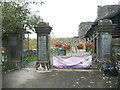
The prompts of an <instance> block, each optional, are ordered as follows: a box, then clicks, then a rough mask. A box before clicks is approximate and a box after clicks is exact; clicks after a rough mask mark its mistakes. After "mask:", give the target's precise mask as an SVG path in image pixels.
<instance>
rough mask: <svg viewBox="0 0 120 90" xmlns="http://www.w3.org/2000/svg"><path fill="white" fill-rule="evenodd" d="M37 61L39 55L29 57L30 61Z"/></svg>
mask: <svg viewBox="0 0 120 90" xmlns="http://www.w3.org/2000/svg"><path fill="white" fill-rule="evenodd" d="M35 61H37V57H30V58H28V63H30V62H35Z"/></svg>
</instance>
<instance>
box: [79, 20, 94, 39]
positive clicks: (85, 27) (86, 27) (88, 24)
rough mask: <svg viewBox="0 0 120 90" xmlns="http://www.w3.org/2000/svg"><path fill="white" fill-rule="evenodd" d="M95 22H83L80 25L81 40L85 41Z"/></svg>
mask: <svg viewBox="0 0 120 90" xmlns="http://www.w3.org/2000/svg"><path fill="white" fill-rule="evenodd" d="M92 24H93V22H81V23H80V25H79V30H78V36H79V38H80V39H84V36H85V34H86V33H87V31H88V30H89V29H90V28H91V25H92Z"/></svg>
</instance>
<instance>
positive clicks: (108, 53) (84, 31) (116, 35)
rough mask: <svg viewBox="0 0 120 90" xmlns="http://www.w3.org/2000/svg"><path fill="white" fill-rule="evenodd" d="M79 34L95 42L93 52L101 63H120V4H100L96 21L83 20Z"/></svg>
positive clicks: (83, 38)
mask: <svg viewBox="0 0 120 90" xmlns="http://www.w3.org/2000/svg"><path fill="white" fill-rule="evenodd" d="M78 36H79V38H80V39H82V40H86V41H89V40H91V41H92V42H93V50H94V52H93V54H94V56H95V58H96V59H97V60H98V61H99V62H100V64H101V65H106V64H117V65H118V63H120V56H119V55H120V5H105V6H98V10H97V18H96V20H95V21H94V22H82V23H80V25H79V30H78Z"/></svg>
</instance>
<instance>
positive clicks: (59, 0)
mask: <svg viewBox="0 0 120 90" xmlns="http://www.w3.org/2000/svg"><path fill="white" fill-rule="evenodd" d="M42 1H43V2H44V3H45V4H43V5H42V6H41V5H39V4H38V5H30V8H31V11H32V12H33V13H36V14H37V15H40V16H41V17H42V18H43V21H44V22H49V25H50V26H51V27H52V28H53V30H52V33H51V34H50V35H51V36H52V37H53V38H61V37H74V36H78V28H79V27H78V26H79V24H80V23H81V22H87V21H90V22H94V21H95V19H96V18H97V6H98V5H101V6H104V5H115V4H118V2H119V1H120V0H42ZM38 11H39V12H38ZM30 37H31V38H36V34H31V35H30Z"/></svg>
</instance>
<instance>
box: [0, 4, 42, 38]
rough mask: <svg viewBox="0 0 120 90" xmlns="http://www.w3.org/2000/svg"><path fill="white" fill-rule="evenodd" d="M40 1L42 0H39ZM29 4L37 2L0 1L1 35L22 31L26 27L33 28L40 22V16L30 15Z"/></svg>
mask: <svg viewBox="0 0 120 90" xmlns="http://www.w3.org/2000/svg"><path fill="white" fill-rule="evenodd" d="M41 3H42V2H41ZM29 4H38V3H35V2H22V3H19V2H0V6H1V7H2V36H3V38H4V37H6V36H8V34H9V33H16V32H24V33H26V30H27V29H30V30H33V31H34V27H35V26H36V25H37V24H38V23H40V20H41V17H40V16H37V15H32V14H31V12H30V11H29V8H28V5H29Z"/></svg>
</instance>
